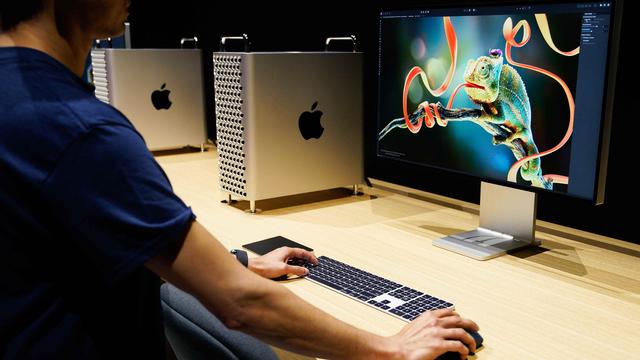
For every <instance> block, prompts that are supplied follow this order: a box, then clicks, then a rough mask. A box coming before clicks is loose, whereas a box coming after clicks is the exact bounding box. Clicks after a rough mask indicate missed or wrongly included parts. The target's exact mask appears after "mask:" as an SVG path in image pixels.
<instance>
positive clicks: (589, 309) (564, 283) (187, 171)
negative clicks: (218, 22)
mask: <svg viewBox="0 0 640 360" xmlns="http://www.w3.org/2000/svg"><path fill="white" fill-rule="evenodd" d="M158 161H159V162H160V164H161V165H162V166H163V168H164V169H165V171H166V172H167V174H168V176H169V178H170V179H171V181H172V184H173V187H174V189H175V191H176V193H177V194H178V195H179V196H180V197H182V199H184V201H185V202H186V203H187V204H189V205H190V206H191V207H192V208H193V210H194V211H195V213H196V214H197V216H198V220H199V221H200V222H201V223H202V224H203V225H204V226H205V227H206V228H207V229H209V231H211V232H212V233H213V234H214V235H215V236H216V237H217V238H218V239H219V240H220V241H222V242H223V243H224V244H225V246H227V247H228V248H239V247H240V246H241V245H242V244H245V243H248V242H252V241H256V240H260V239H264V238H267V237H271V236H275V235H283V236H286V237H288V238H291V239H293V240H296V241H298V242H300V243H303V244H306V245H308V246H310V247H312V248H314V249H315V251H316V254H318V255H327V256H329V257H332V258H335V259H338V260H342V261H345V262H347V263H349V264H351V265H353V266H356V267H360V268H362V269H364V270H367V271H370V272H372V273H374V274H378V275H381V276H384V277H387V278H389V279H392V280H395V281H396V282H399V283H402V284H404V285H407V286H411V287H413V288H416V289H419V290H422V291H424V292H426V293H429V294H431V295H434V296H437V297H440V298H442V299H445V300H448V301H450V302H452V303H454V304H455V305H456V309H457V310H458V311H459V312H460V313H461V314H463V315H464V316H465V317H469V318H472V319H474V320H475V321H476V322H477V323H478V324H479V325H480V328H481V330H480V333H481V334H482V336H484V339H485V346H484V349H483V350H481V351H480V352H479V353H478V355H477V356H476V357H474V358H477V359H536V360H540V359H640V246H638V245H634V244H630V243H626V242H623V241H619V240H615V239H611V238H607V237H603V236H599V235H594V234H590V233H586V232H582V231H578V230H573V229H568V228H565V227H561V226H557V225H553V224H549V223H545V222H539V223H538V227H539V229H540V228H542V229H543V230H542V231H540V230H539V231H538V232H537V237H538V238H539V239H541V240H542V246H541V247H540V248H539V249H533V250H525V251H523V252H519V253H516V254H514V255H507V256H502V257H500V258H496V259H493V260H488V261H484V262H482V261H476V260H473V259H470V258H466V257H464V256H461V255H457V254H454V253H451V252H448V251H446V250H443V249H440V248H437V247H434V246H432V245H431V240H432V239H434V238H436V237H440V236H443V235H447V234H452V233H456V232H459V231H462V230H468V229H471V228H474V227H475V226H477V222H478V217H477V215H476V214H474V213H473V212H474V209H475V212H476V213H477V206H475V205H473V204H467V203H462V202H459V201H454V202H452V203H451V204H445V201H444V200H442V199H437V200H436V201H431V202H429V201H424V200H419V199H416V198H414V197H409V196H405V195H402V194H398V193H394V192H390V191H387V190H383V189H379V188H366V189H365V195H364V196H359V197H352V196H345V192H343V191H340V190H334V191H327V192H321V193H315V194H311V195H305V196H297V197H295V196H294V197H289V198H285V199H278V200H275V201H263V202H258V208H261V207H262V208H263V209H264V211H263V212H261V213H260V214H258V215H251V214H248V213H246V212H244V211H243V210H242V209H246V208H248V204H246V203H244V202H240V203H237V204H235V205H234V206H228V205H225V204H222V203H220V201H221V200H223V199H225V198H226V195H225V194H223V193H221V192H219V191H218V186H217V160H216V157H215V152H214V151H211V152H207V153H196V154H184V155H175V156H165V157H159V158H158ZM311 200H320V201H315V202H309V201H311ZM305 202H306V203H305ZM287 205H289V206H287ZM459 208H467V209H470V210H471V212H469V211H461V210H459ZM286 286H287V287H288V288H289V289H291V290H292V291H293V292H295V293H296V294H298V295H299V296H301V297H302V298H304V299H306V300H307V301H309V302H311V303H313V304H314V305H315V306H317V307H319V308H321V309H323V310H324V311H327V312H328V313H330V314H332V315H334V316H336V317H337V318H339V319H342V320H344V321H346V322H348V323H351V324H353V325H355V326H358V327H360V328H363V329H366V330H369V331H372V332H374V333H378V334H393V333H395V332H397V331H398V330H399V329H400V328H401V327H402V326H403V325H404V324H405V323H404V322H402V321H400V320H397V319H395V318H393V317H391V316H390V315H387V314H385V313H382V312H380V311H377V310H375V309H374V308H371V307H368V306H366V305H363V304H360V303H358V302H356V301H353V300H351V299H349V298H347V297H344V296H342V295H340V294H338V293H335V292H333V291H331V290H329V289H326V288H324V287H321V286H319V285H316V284H313V283H311V282H309V281H305V280H296V281H289V282H288V283H287V284H286ZM281 354H283V358H294V357H295V358H304V357H298V356H293V355H290V354H284V353H281Z"/></svg>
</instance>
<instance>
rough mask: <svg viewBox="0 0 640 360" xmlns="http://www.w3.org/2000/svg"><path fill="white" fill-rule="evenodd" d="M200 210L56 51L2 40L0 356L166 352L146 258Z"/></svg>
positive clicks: (179, 236)
mask: <svg viewBox="0 0 640 360" xmlns="http://www.w3.org/2000/svg"><path fill="white" fill-rule="evenodd" d="M193 219H194V214H193V213H192V211H191V209H190V208H189V207H187V206H186V205H185V204H184V203H183V202H182V201H181V200H180V198H178V197H177V196H176V195H175V194H174V192H173V190H172V188H171V185H170V183H169V180H168V179H167V177H166V175H165V173H164V172H163V170H162V169H161V167H160V166H159V165H158V163H157V162H156V161H155V160H154V158H153V156H152V154H150V153H149V151H148V150H147V147H146V145H145V143H144V140H143V138H142V137H141V135H140V134H139V133H138V132H137V131H136V130H135V128H134V127H133V125H132V124H131V123H130V122H129V121H128V119H127V118H126V117H125V116H124V115H123V114H121V113H120V112H119V111H117V110H116V109H114V108H113V107H111V106H109V105H107V104H104V103H102V102H101V101H99V100H97V99H96V98H95V96H94V95H93V92H92V89H91V88H90V87H89V86H87V85H86V84H84V83H83V82H82V81H81V80H80V79H79V78H77V77H76V76H75V75H74V74H73V73H72V72H70V71H69V70H68V69H67V68H66V67H65V66H64V65H62V64H61V63H59V62H58V61H56V60H55V59H53V58H52V57H50V56H48V55H46V54H44V53H42V52H39V51H37V50H33V49H27V48H0V358H3V359H4V358H65V359H76V358H134V357H139V358H153V357H154V356H160V354H161V353H162V347H163V346H164V344H163V342H162V329H161V318H160V310H159V309H160V304H159V299H158V295H157V294H158V284H159V279H157V277H155V276H154V275H152V274H151V273H150V272H149V271H148V270H146V269H145V268H144V266H143V265H144V262H145V261H147V260H148V259H150V258H151V257H153V256H154V255H156V254H158V253H159V252H160V251H161V250H163V249H164V248H166V247H167V246H169V245H171V244H176V243H178V242H180V241H182V240H183V239H184V237H185V235H186V232H187V231H188V228H189V226H190V224H191V222H192V221H193ZM137 354H140V356H141V357H140V356H137Z"/></svg>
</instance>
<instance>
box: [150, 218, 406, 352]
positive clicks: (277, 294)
mask: <svg viewBox="0 0 640 360" xmlns="http://www.w3.org/2000/svg"><path fill="white" fill-rule="evenodd" d="M147 267H149V268H150V269H151V270H152V271H154V272H156V273H157V274H159V275H160V276H162V277H164V278H165V279H167V280H168V281H169V282H171V283H173V284H174V285H176V286H178V287H180V288H182V289H184V290H185V291H187V292H189V293H191V294H193V295H194V296H195V297H196V298H197V299H198V300H200V302H201V303H202V304H203V305H205V307H207V309H209V310H210V311H211V312H212V313H213V314H215V315H216V316H218V317H219V318H220V319H221V320H222V321H223V322H224V323H225V324H226V325H227V326H229V327H231V328H234V329H238V330H242V331H245V332H248V333H250V334H252V335H255V336H256V337H258V338H261V339H263V340H266V341H268V342H270V343H272V344H276V345H278V346H281V347H283V348H285V349H288V350H293V351H296V352H300V353H304V354H307V355H315V356H321V357H326V358H337V357H339V358H341V359H345V358H354V359H355V358H368V359H373V358H392V356H391V354H392V353H397V351H396V350H397V349H395V348H394V347H395V345H394V342H393V341H392V340H391V339H390V338H384V337H381V336H377V335H374V334H371V333H367V332H365V331H362V330H359V329H356V328H355V327H353V326H350V325H348V324H346V323H344V322H342V321H340V320H337V319H335V318H334V317H332V316H330V315H328V314H326V313H324V312H322V311H321V310H319V309H317V308H315V307H313V306H312V305H310V304H309V303H307V302H305V301H303V300H302V299H300V298H299V297H298V296H296V295H295V294H293V293H292V292H290V291H289V290H287V289H286V288H285V287H283V286H282V285H280V284H277V283H275V282H273V281H270V280H266V279H264V278H261V277H259V276H258V275H256V274H254V273H252V272H250V271H248V270H247V269H246V268H244V267H243V266H242V265H240V264H239V263H238V262H237V261H236V260H235V259H234V258H233V257H231V256H229V255H228V253H227V250H226V249H225V248H224V247H223V246H222V245H221V244H220V243H219V242H218V241H217V240H215V239H214V238H213V237H212V236H211V235H210V234H209V233H208V232H207V231H206V229H204V228H203V227H202V226H201V225H200V224H198V223H197V222H194V223H193V225H192V226H191V229H190V230H189V233H188V235H187V237H186V239H185V241H184V243H183V244H182V246H181V247H180V249H175V250H174V251H168V252H167V253H166V254H164V255H159V256H157V257H155V258H153V259H152V260H150V261H149V262H147Z"/></svg>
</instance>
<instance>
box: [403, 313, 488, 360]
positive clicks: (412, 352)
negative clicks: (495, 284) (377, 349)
mask: <svg viewBox="0 0 640 360" xmlns="http://www.w3.org/2000/svg"><path fill="white" fill-rule="evenodd" d="M464 329H469V330H473V331H478V330H479V327H478V324H476V323H475V322H473V321H471V320H469V319H465V318H462V317H460V315H458V313H456V312H455V311H454V310H452V309H441V310H434V311H427V312H425V313H424V314H422V315H420V316H419V317H418V318H416V319H415V320H413V321H412V322H410V323H409V324H408V325H406V326H405V327H404V328H403V329H402V330H401V331H400V332H399V333H398V334H396V335H394V336H391V337H390V339H391V340H392V341H395V342H396V344H398V346H399V348H400V349H402V350H401V352H402V353H403V354H404V358H405V359H415V360H418V359H435V358H436V357H437V356H439V355H442V354H444V353H446V352H458V353H460V359H466V358H467V355H469V353H470V352H475V351H476V342H475V340H474V339H473V337H471V335H469V334H468V333H467V332H466V331H465V330H464Z"/></svg>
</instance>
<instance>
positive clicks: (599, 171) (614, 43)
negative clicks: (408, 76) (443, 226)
mask: <svg viewBox="0 0 640 360" xmlns="http://www.w3.org/2000/svg"><path fill="white" fill-rule="evenodd" d="M588 2H597V1H588ZM607 2H610V3H611V19H612V27H611V30H610V32H609V40H608V41H609V43H608V48H607V60H606V74H605V79H604V84H605V88H604V93H603V104H602V110H601V111H602V113H601V115H600V116H601V118H602V119H603V120H602V122H601V126H600V134H599V137H598V141H599V144H598V152H597V161H596V169H595V170H596V173H595V186H594V189H593V193H592V196H591V197H590V198H585V197H581V196H578V195H575V194H571V193H562V192H558V191H553V190H547V189H543V188H538V187H533V186H530V185H523V184H517V183H512V182H509V181H507V180H499V179H493V178H488V177H483V176H479V175H475V174H471V173H466V172H463V171H458V170H453V169H447V168H442V167H439V166H436V165H430V164H414V163H411V162H408V161H402V160H395V159H390V158H386V157H383V156H379V155H378V141H377V128H378V121H379V113H380V110H379V106H380V99H379V97H380V78H379V76H378V70H379V67H380V47H379V44H380V43H379V41H380V35H379V31H380V18H381V13H382V12H387V11H402V10H407V11H411V10H428V9H451V8H466V7H477V8H479V7H495V6H509V7H511V6H514V7H517V6H528V5H536V6H540V5H556V4H558V3H559V2H554V1H539V2H538V1H536V2H534V1H518V2H508V3H505V2H482V3H471V2H455V3H454V2H451V1H449V2H447V3H437V4H432V5H431V4H430V5H429V6H424V5H417V4H415V3H414V4H406V3H405V4H402V3H395V4H393V5H388V6H384V7H380V8H379V9H377V10H378V11H377V12H376V19H375V21H376V24H375V25H376V30H377V31H376V34H378V35H377V36H376V47H375V49H376V50H375V61H374V64H373V65H374V66H375V75H374V77H375V94H374V93H373V92H372V93H371V97H372V100H373V101H372V103H373V105H374V106H372V109H371V113H372V116H369V117H368V118H369V120H365V134H364V135H365V136H364V145H365V177H366V178H371V179H377V180H382V181H385V182H389V183H393V184H398V185H402V186H406V187H410V188H414V189H417V190H422V191H432V192H433V189H432V188H430V187H429V186H428V185H427V186H425V182H424V181H421V180H420V179H422V178H423V177H425V176H434V175H435V176H450V177H451V178H452V179H453V178H460V179H473V180H479V181H484V182H488V183H492V184H496V185H503V186H508V187H512V188H517V189H521V190H525V191H531V192H536V193H541V194H551V195H553V196H555V195H558V196H561V197H568V198H572V199H577V200H580V201H584V202H587V203H591V204H593V205H599V204H602V203H604V195H605V189H606V173H607V165H608V155H609V143H610V134H611V124H612V121H613V119H612V116H613V106H614V97H615V83H616V70H617V66H618V52H619V41H620V28H621V19H622V7H623V0H610V1H607ZM561 3H563V4H579V3H585V1H573V0H568V1H562V2H561ZM372 71H374V70H373V69H372ZM407 174H410V175H407ZM454 197H455V196H454Z"/></svg>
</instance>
